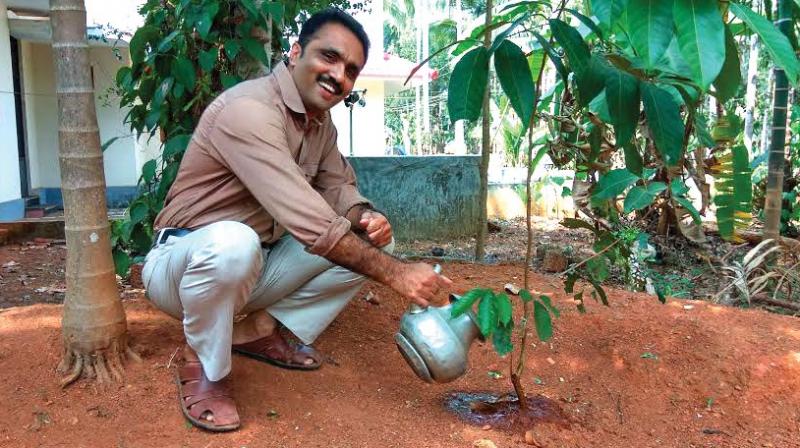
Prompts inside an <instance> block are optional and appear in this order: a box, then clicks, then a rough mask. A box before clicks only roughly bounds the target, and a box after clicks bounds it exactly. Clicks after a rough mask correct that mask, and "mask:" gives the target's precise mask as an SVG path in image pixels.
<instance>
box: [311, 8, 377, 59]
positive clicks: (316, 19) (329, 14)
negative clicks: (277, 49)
mask: <svg viewBox="0 0 800 448" xmlns="http://www.w3.org/2000/svg"><path fill="white" fill-rule="evenodd" d="M329 23H338V24H339V25H342V26H344V27H345V28H347V29H348V30H350V32H352V33H353V34H355V35H356V37H357V38H358V40H359V41H360V42H361V46H362V47H363V50H364V61H366V60H367V55H368V54H369V37H367V33H366V31H364V27H363V26H361V24H360V23H358V21H356V19H354V18H353V16H351V15H350V14H348V13H346V12H344V11H342V10H341V9H339V8H334V7H330V8H326V9H323V10H322V11H319V12H317V13H314V15H312V16H311V17H309V18H308V20H306V22H305V23H304V24H303V28H302V29H301V30H300V37H299V38H298V43H299V44H300V48H301V50H303V51H305V47H306V44H308V43H309V42H310V41H311V40H312V39H313V38H314V34H315V33H316V32H317V31H319V29H320V28H322V27H323V26H324V25H327V24H329Z"/></svg>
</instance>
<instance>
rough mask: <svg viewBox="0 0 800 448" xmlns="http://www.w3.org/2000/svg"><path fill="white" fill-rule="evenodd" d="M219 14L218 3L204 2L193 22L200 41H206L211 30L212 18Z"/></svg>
mask: <svg viewBox="0 0 800 448" xmlns="http://www.w3.org/2000/svg"><path fill="white" fill-rule="evenodd" d="M218 12H219V3H217V2H205V4H204V5H203V9H202V12H201V13H200V16H199V17H198V19H197V21H195V22H194V26H195V28H197V34H199V35H200V38H201V39H206V38H207V37H208V32H209V31H210V30H211V25H212V24H213V23H214V17H216V16H217V13H218Z"/></svg>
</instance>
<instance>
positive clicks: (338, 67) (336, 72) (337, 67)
mask: <svg viewBox="0 0 800 448" xmlns="http://www.w3.org/2000/svg"><path fill="white" fill-rule="evenodd" d="M344 72H345V69H344V64H334V65H333V67H331V69H330V73H329V74H330V76H331V78H333V79H334V80H335V81H336V82H337V83H339V86H341V85H342V81H344Z"/></svg>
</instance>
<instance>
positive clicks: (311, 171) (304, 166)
mask: <svg viewBox="0 0 800 448" xmlns="http://www.w3.org/2000/svg"><path fill="white" fill-rule="evenodd" d="M300 169H301V170H303V174H304V175H305V176H306V180H307V181H308V182H311V181H312V180H314V178H315V177H317V172H318V171H319V163H301V164H300Z"/></svg>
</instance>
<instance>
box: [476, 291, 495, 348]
mask: <svg viewBox="0 0 800 448" xmlns="http://www.w3.org/2000/svg"><path fill="white" fill-rule="evenodd" d="M478 328H480V330H481V333H483V335H484V336H485V337H487V338H488V337H489V336H491V334H492V332H494V330H495V328H497V308H496V306H495V296H494V294H487V295H485V296H483V297H482V298H481V301H480V303H478Z"/></svg>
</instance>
